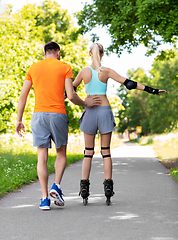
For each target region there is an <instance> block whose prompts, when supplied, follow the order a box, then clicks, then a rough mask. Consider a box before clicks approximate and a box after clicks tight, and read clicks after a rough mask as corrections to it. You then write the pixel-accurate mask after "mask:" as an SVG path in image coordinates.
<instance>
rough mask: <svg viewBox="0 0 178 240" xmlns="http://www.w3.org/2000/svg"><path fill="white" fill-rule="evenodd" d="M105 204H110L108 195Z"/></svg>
mask: <svg viewBox="0 0 178 240" xmlns="http://www.w3.org/2000/svg"><path fill="white" fill-rule="evenodd" d="M106 204H107V205H108V206H109V205H110V204H111V200H110V197H107V200H106Z"/></svg>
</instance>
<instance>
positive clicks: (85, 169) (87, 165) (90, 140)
mask: <svg viewBox="0 0 178 240" xmlns="http://www.w3.org/2000/svg"><path fill="white" fill-rule="evenodd" d="M84 141H85V148H94V146H95V135H92V134H87V133H84ZM93 154H94V150H85V155H88V156H91V157H84V159H83V164H82V179H89V177H90V171H91V162H92V157H93Z"/></svg>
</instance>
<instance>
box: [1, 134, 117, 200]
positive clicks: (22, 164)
mask: <svg viewBox="0 0 178 240" xmlns="http://www.w3.org/2000/svg"><path fill="white" fill-rule="evenodd" d="M120 145H121V141H120V140H119V139H118V136H117V134H113V138H112V142H111V148H115V147H119V146H120ZM83 150H84V140H83V135H71V137H69V143H68V151H67V165H70V164H72V163H74V162H76V161H78V160H81V159H82V158H83V156H84V154H83ZM99 151H100V144H99V138H96V141H95V152H96V153H98V152H99ZM55 159H56V150H55V148H54V146H53V148H52V149H50V150H49V159H48V169H49V174H51V173H54V162H55ZM0 176H1V178H0V198H2V197H3V196H5V195H6V194H8V193H10V192H14V191H16V190H17V189H18V188H20V187H21V186H23V185H26V184H30V183H32V182H34V181H37V179H38V176H37V150H36V148H34V147H33V146H32V139H31V134H29V135H28V134H27V135H26V137H25V138H24V139H20V138H19V137H18V136H16V135H10V134H3V135H0Z"/></svg>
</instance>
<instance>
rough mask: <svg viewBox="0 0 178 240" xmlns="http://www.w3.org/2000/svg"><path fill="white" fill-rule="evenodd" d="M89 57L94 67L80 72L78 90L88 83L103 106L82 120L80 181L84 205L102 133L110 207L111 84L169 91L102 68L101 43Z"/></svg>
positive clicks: (87, 109) (154, 91)
mask: <svg viewBox="0 0 178 240" xmlns="http://www.w3.org/2000/svg"><path fill="white" fill-rule="evenodd" d="M89 55H90V56H91V65H90V66H89V67H87V68H84V69H83V70H81V71H80V72H79V74H78V75H77V77H76V79H75V81H74V82H73V86H74V87H78V85H79V84H80V83H81V82H82V80H83V82H84V84H85V88H86V92H87V95H89V94H90V97H91V98H94V97H95V96H99V97H100V99H101V104H100V106H98V107H91V108H85V111H84V112H83V114H82V116H81V118H80V121H79V123H80V129H81V130H82V131H83V132H84V140H85V151H84V154H85V156H84V159H83V164H82V180H81V182H80V193H79V194H80V195H81V196H82V198H83V202H84V204H86V203H87V201H88V196H89V185H90V181H89V177H90V170H91V163H92V157H93V155H94V145H95V135H96V133H97V131H98V130H99V133H100V137H101V154H102V157H103V166H104V175H105V180H104V183H103V184H104V192H105V196H106V198H107V200H106V202H107V204H110V198H111V197H112V196H113V195H114V191H113V180H112V159H111V155H110V143H111V135H112V131H113V130H114V127H115V121H114V117H113V113H112V111H111V107H110V104H109V101H108V98H107V96H106V90H107V81H108V79H109V78H112V79H113V80H115V81H116V82H119V83H121V84H124V85H125V86H126V87H127V88H128V89H129V90H131V89H138V90H142V91H147V92H149V93H151V94H157V95H159V93H160V92H166V91H165V90H158V89H154V88H151V87H148V86H143V85H142V84H140V83H138V82H135V81H132V80H129V79H126V78H125V77H122V76H120V75H119V74H118V73H116V72H115V71H114V70H112V69H110V68H106V67H103V66H101V59H102V57H103V55H104V49H103V46H102V45H101V44H100V43H93V44H92V45H91V47H90V51H89Z"/></svg>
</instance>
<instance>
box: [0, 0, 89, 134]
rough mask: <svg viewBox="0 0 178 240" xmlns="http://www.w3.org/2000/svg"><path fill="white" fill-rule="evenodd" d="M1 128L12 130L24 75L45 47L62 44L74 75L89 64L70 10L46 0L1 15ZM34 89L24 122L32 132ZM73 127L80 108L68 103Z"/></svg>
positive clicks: (84, 42) (63, 57)
mask: <svg viewBox="0 0 178 240" xmlns="http://www.w3.org/2000/svg"><path fill="white" fill-rule="evenodd" d="M0 25H1V26H3V27H2V28H1V29H0V68H1V73H2V74H1V76H0V82H1V90H0V93H1V94H0V131H3V132H6V131H13V130H14V124H15V120H16V109H17V102H18V98H19V94H20V92H21V88H22V85H23V82H24V77H25V74H26V72H27V70H28V68H29V67H30V65H31V64H33V63H34V62H36V61H39V60H41V59H42V58H43V46H44V44H45V43H46V42H48V41H56V42H58V43H59V45H60V47H61V58H62V61H65V62H68V63H69V64H70V65H71V67H72V69H73V74H74V77H75V76H76V75H77V73H78V72H79V71H80V70H81V69H82V68H83V67H85V66H86V61H87V56H86V46H87V41H86V40H85V39H84V38H83V37H82V36H80V35H79V34H78V33H77V29H76V28H75V27H74V25H73V22H72V20H71V17H70V15H69V14H68V12H67V10H63V9H62V8H61V7H60V5H59V4H58V3H56V2H55V1H51V0H46V1H44V2H43V4H42V5H41V6H37V5H36V4H28V5H26V6H24V7H23V8H22V9H21V10H20V11H18V12H16V13H14V14H12V12H11V7H9V8H8V9H7V10H6V11H5V12H4V13H2V14H1V15H0ZM33 106H34V92H33V89H32V90H31V91H30V94H29V99H28V103H27V106H26V109H25V114H24V118H23V121H24V123H25V125H26V127H27V131H30V119H31V114H32V112H33ZM66 108H67V112H68V113H69V115H68V117H69V121H70V124H72V125H70V126H71V127H70V129H71V130H72V131H74V130H76V129H77V127H78V126H77V124H76V122H77V121H78V118H79V116H78V115H79V114H76V113H78V112H81V108H80V107H78V106H75V105H72V106H71V105H70V107H69V104H67V103H66Z"/></svg>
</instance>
